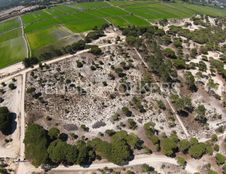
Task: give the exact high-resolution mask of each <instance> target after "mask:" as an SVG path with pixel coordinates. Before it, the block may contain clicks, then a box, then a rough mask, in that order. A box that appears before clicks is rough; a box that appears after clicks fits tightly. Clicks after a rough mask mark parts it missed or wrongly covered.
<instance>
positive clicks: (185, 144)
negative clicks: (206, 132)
mask: <svg viewBox="0 0 226 174" xmlns="http://www.w3.org/2000/svg"><path fill="white" fill-rule="evenodd" d="M190 146H191V144H190V142H189V141H188V140H186V139H183V140H181V141H180V142H179V143H178V148H179V151H181V152H183V153H186V152H187V151H188V149H189V148H190Z"/></svg>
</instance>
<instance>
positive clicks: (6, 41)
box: [0, 18, 26, 68]
mask: <svg viewBox="0 0 226 174" xmlns="http://www.w3.org/2000/svg"><path fill="white" fill-rule="evenodd" d="M25 56H26V47H25V42H24V40H23V38H22V31H21V27H20V22H19V19H18V18H14V19H10V20H7V21H5V22H2V23H0V68H3V67H6V66H8V65H10V64H14V63H16V62H19V61H21V60H22V59H23V58H24V57H25Z"/></svg>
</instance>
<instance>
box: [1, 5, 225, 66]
mask: <svg viewBox="0 0 226 174" xmlns="http://www.w3.org/2000/svg"><path fill="white" fill-rule="evenodd" d="M198 13H201V14H207V15H210V16H221V17H223V16H226V11H225V10H223V9H217V8H212V7H207V6H199V5H193V4H186V3H182V2H176V3H159V2H158V1H135V2H134V1H128V2H127V1H110V2H88V3H72V4H62V5H57V6H54V7H51V8H46V9H43V10H39V11H35V12H31V13H27V14H24V15H22V16H21V18H22V22H23V25H24V32H25V35H26V37H27V42H28V44H29V45H30V49H31V53H32V55H33V56H39V55H40V54H42V53H43V52H45V51H48V50H49V49H55V48H56V47H57V48H58V47H63V46H66V45H68V44H70V43H73V42H76V41H77V39H75V38H74V35H76V36H77V35H79V33H84V32H87V31H89V30H92V29H93V28H94V27H96V26H101V25H103V24H104V23H112V24H114V25H115V26H120V27H126V26H129V25H135V26H147V25H149V24H150V23H152V22H155V21H157V20H161V19H166V18H167V19H168V18H186V17H190V16H192V15H194V14H198ZM20 25H21V24H20V21H19V20H18V18H14V19H11V20H7V21H5V22H1V23H0V45H7V43H8V44H9V43H10V45H8V46H7V47H8V48H11V47H13V45H11V44H13V43H14V42H15V41H17V42H18V41H19V42H20V43H16V44H15V47H17V46H16V45H21V46H23V45H25V43H24V42H25V41H23V43H22V42H21V41H22V39H18V37H20V35H21V33H22V31H21V29H20ZM4 32H6V33H4ZM16 38H17V39H16ZM76 38H77V37H76ZM11 39H13V40H12V41H11V42H9V40H11ZM5 41H7V42H5ZM68 41H69V42H68ZM3 43H4V44H3ZM2 47H3V46H2ZM24 50H26V49H25V48H23V49H22V48H20V51H19V52H20V54H19V55H18V52H16V53H14V54H16V55H14V54H13V53H10V55H9V54H8V53H6V52H7V51H8V50H6V49H4V51H3V52H2V53H0V56H1V60H3V59H6V60H7V59H12V57H9V58H2V56H6V55H9V56H14V57H15V61H12V62H11V63H16V62H17V61H18V60H21V59H23V58H24V57H25V55H26V54H25V52H26V51H24ZM1 54H2V55H1ZM0 64H1V63H0ZM7 65H9V63H8V64H7V63H6V64H2V65H1V66H0V67H4V66H7Z"/></svg>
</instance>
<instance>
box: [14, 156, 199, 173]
mask: <svg viewBox="0 0 226 174" xmlns="http://www.w3.org/2000/svg"><path fill="white" fill-rule="evenodd" d="M163 163H167V164H171V165H176V166H178V164H177V161H176V160H175V159H174V158H170V157H166V156H164V155H158V154H151V155H145V154H143V155H137V156H135V158H134V159H133V160H132V161H130V162H129V164H127V165H125V166H123V168H126V167H132V166H136V165H142V164H148V165H150V166H152V167H154V168H156V169H158V170H161V164H163ZM105 167H108V168H113V169H117V168H122V166H118V165H115V164H113V163H111V162H100V163H93V164H91V165H90V166H89V167H81V166H79V165H73V166H67V167H65V166H63V165H60V166H58V167H57V168H54V169H52V170H51V171H52V172H54V171H55V172H59V173H60V172H62V173H63V172H88V171H96V170H98V169H104V168H105ZM184 170H185V171H187V172H188V173H195V172H198V170H197V167H196V165H194V164H192V163H190V162H188V163H187V165H186V167H185V169H184ZM34 171H36V172H41V171H42V169H41V168H34V166H32V165H31V164H30V163H28V162H21V163H20V167H19V168H18V170H17V173H18V174H22V173H23V174H31V173H32V172H34Z"/></svg>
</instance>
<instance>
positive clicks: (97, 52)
mask: <svg viewBox="0 0 226 174" xmlns="http://www.w3.org/2000/svg"><path fill="white" fill-rule="evenodd" d="M90 52H91V53H92V54H94V55H100V54H102V51H101V49H100V48H99V47H98V46H97V45H92V46H91V49H90Z"/></svg>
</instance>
